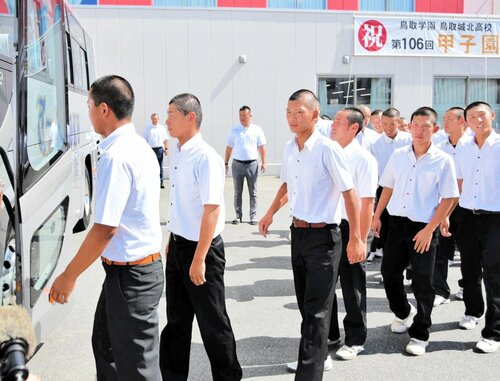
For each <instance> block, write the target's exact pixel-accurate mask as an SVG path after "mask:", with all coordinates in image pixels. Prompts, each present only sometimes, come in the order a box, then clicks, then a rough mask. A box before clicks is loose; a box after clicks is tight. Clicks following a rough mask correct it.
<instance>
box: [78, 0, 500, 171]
mask: <svg viewBox="0 0 500 381" xmlns="http://www.w3.org/2000/svg"><path fill="white" fill-rule="evenodd" d="M75 12H76V14H77V16H78V18H79V20H80V22H81V23H82V24H83V26H84V27H85V28H86V29H87V31H88V32H89V33H90V35H91V36H92V38H93V40H94V44H95V49H96V55H97V74H98V75H99V76H100V75H104V74H110V73H116V74H120V75H123V76H125V77H126V78H128V79H129V80H130V81H131V83H132V85H133V87H134V89H135V91H136V98H137V103H136V111H135V113H134V121H135V123H136V125H137V127H138V129H139V130H142V128H143V126H144V124H145V123H146V122H147V121H148V120H149V115H150V114H151V113H153V112H158V113H159V114H160V117H161V118H162V120H164V118H165V117H166V109H167V102H168V100H169V99H171V98H172V97H173V96H174V95H176V94H178V93H181V92H192V93H194V94H196V95H197V96H198V97H199V98H200V101H201V103H202V107H203V111H204V121H203V125H202V132H203V135H204V137H205V139H206V140H207V141H209V142H210V143H211V144H212V145H213V146H214V147H215V148H216V149H217V151H218V152H219V153H221V155H222V154H223V152H224V148H225V145H226V138H227V134H228V131H229V129H230V128H231V126H233V125H235V124H237V123H238V109H239V107H240V106H242V105H244V104H246V105H249V106H250V107H251V108H252V109H253V115H254V122H255V123H256V124H259V125H261V126H262V127H263V128H264V131H265V133H266V135H267V138H268V155H269V162H270V163H271V164H272V163H274V164H275V168H274V173H277V172H276V171H277V168H278V164H279V163H280V162H281V161H282V154H283V146H284V144H285V142H286V141H287V140H289V139H290V138H291V134H290V132H289V130H288V127H287V123H286V119H285V108H286V105H287V100H288V97H289V96H290V94H291V93H292V92H293V91H295V90H297V89H299V88H309V89H311V90H313V91H316V90H317V87H318V77H319V76H323V75H330V76H336V77H341V76H345V77H349V76H350V74H352V75H358V76H390V77H391V78H392V91H393V92H392V94H393V96H392V105H393V106H394V107H396V108H398V109H400V110H401V112H402V114H403V115H405V116H409V115H410V114H411V112H412V111H413V110H414V109H415V108H417V107H419V106H422V105H429V106H431V105H432V101H433V80H434V77H435V76H450V75H456V76H478V77H484V76H485V74H486V75H487V76H488V77H489V78H492V77H497V78H498V77H500V65H498V61H497V59H491V58H490V59H489V60H488V61H487V62H486V61H485V60H484V59H480V58H455V59H452V58H421V57H398V58H395V57H366V56H353V55H352V54H353V44H354V42H353V38H354V37H353V14H352V12H296V11H284V10H280V11H272V10H249V9H236V10H235V9H220V8H219V9H210V10H197V9H152V8H136V7H133V8H115V7H99V8H90V7H81V8H77V9H75ZM243 55H244V56H246V58H247V63H240V62H239V57H240V56H243ZM343 56H349V57H350V64H343V63H342V57H343ZM271 167H272V165H271ZM271 172H273V168H271Z"/></svg>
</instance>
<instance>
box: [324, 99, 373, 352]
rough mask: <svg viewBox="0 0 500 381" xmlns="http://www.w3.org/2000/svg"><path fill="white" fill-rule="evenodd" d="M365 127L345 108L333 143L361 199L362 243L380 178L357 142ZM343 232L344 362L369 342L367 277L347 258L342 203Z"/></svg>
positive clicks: (334, 332) (333, 327) (334, 335)
mask: <svg viewBox="0 0 500 381" xmlns="http://www.w3.org/2000/svg"><path fill="white" fill-rule="evenodd" d="M362 126H363V114H362V113H361V111H360V110H359V109H357V108H345V109H343V110H341V111H339V112H337V114H336V115H335V118H334V120H333V125H332V139H333V140H335V141H336V142H338V143H339V144H340V146H341V147H342V148H343V151H344V154H345V156H346V159H347V166H348V168H349V172H350V173H351V175H352V178H353V181H354V188H355V189H356V191H357V194H358V197H359V200H358V202H359V206H360V231H361V239H362V241H363V242H366V240H367V238H368V233H369V231H370V226H371V221H372V216H373V205H374V201H375V193H376V191H377V181H378V176H377V161H376V160H375V158H374V157H373V156H372V155H371V154H370V153H369V152H368V151H367V150H366V149H365V148H363V147H361V145H360V144H359V143H358V141H357V140H356V136H357V135H359V134H361V133H362V131H361V130H362ZM341 202H342V200H341ZM340 231H341V233H342V257H341V259H340V267H339V277H340V284H341V286H342V296H343V299H344V305H345V311H346V316H345V318H344V331H345V340H344V342H345V345H344V346H343V347H342V348H340V349H339V350H338V351H337V352H336V356H337V357H338V358H340V359H342V360H351V359H354V358H355V357H356V356H357V355H358V354H359V353H360V352H362V351H363V350H364V344H365V341H366V334H367V325H366V273H365V268H364V264H363V260H364V258H363V259H362V260H361V261H360V262H358V261H351V260H350V258H349V256H348V255H347V250H346V249H347V241H348V239H349V220H348V216H347V213H346V211H345V207H344V204H343V202H342V221H341V223H340ZM339 337H340V332H339V327H338V317H337V298H336V297H335V298H334V303H333V309H332V317H331V322H330V332H329V339H330V340H331V341H335V340H336V339H338V338H339Z"/></svg>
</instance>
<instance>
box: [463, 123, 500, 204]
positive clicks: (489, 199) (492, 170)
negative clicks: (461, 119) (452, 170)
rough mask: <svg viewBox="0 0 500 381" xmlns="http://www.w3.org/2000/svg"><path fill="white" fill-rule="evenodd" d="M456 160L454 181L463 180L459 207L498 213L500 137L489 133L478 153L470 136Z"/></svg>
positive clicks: (475, 144)
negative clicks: (456, 179) (455, 179)
mask: <svg viewBox="0 0 500 381" xmlns="http://www.w3.org/2000/svg"><path fill="white" fill-rule="evenodd" d="M455 157H456V165H457V178H459V179H462V180H463V183H462V194H461V195H460V202H459V203H460V206H461V207H462V208H466V209H482V210H488V211H490V212H500V135H498V134H497V133H496V132H495V131H492V132H491V134H490V136H488V138H487V139H486V141H485V142H484V145H483V147H482V148H481V149H479V146H478V145H477V143H476V141H475V138H474V136H471V137H469V138H468V139H466V140H464V141H463V144H461V145H460V146H458V147H457V154H456V156H455Z"/></svg>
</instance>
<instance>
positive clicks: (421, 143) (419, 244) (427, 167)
mask: <svg viewBox="0 0 500 381" xmlns="http://www.w3.org/2000/svg"><path fill="white" fill-rule="evenodd" d="M436 120H437V113H436V111H434V110H433V109H432V108H430V107H420V108H419V109H417V110H416V111H415V112H414V113H413V114H412V116H411V119H410V121H411V122H410V130H411V135H412V139H413V143H412V144H411V145H409V146H406V147H402V148H399V149H397V150H396V151H394V153H393V154H392V155H391V157H390V159H389V161H388V162H387V165H386V167H385V170H384V173H383V174H382V177H381V178H380V181H379V184H380V185H381V186H382V187H383V191H382V194H381V196H380V200H379V202H378V205H377V209H376V211H375V214H374V216H373V223H372V228H373V231H374V234H375V235H376V236H377V235H379V232H380V228H381V224H382V223H381V221H380V215H381V214H382V211H383V210H384V209H385V208H386V207H387V211H388V213H389V219H388V225H389V227H388V232H387V240H386V242H385V244H384V257H383V259H382V266H381V273H382V276H383V278H384V288H385V293H386V295H387V299H388V300H389V306H390V308H391V311H392V312H394V314H395V315H396V317H395V319H394V321H393V322H392V324H391V331H392V332H394V333H404V332H406V331H407V330H408V333H409V335H410V342H409V343H408V345H407V346H406V352H407V353H409V354H412V355H417V356H418V355H422V354H424V353H425V350H426V347H427V345H428V343H429V341H428V340H429V328H430V326H431V324H432V322H431V312H432V307H433V303H434V297H435V293H434V287H433V284H432V278H433V277H432V275H433V274H432V273H433V271H434V260H435V257H436V247H437V234H438V229H436V228H437V227H438V226H439V224H440V222H441V221H442V220H443V219H444V218H445V217H446V215H447V213H448V211H449V209H450V208H451V206H452V203H453V202H454V201H456V199H457V197H458V186H457V181H456V179H455V176H456V174H455V168H454V165H453V159H452V158H451V157H450V156H449V155H447V154H445V153H444V152H443V151H441V150H440V149H438V148H436V147H435V146H434V145H433V144H432V141H431V137H432V134H433V133H434V132H435V131H437V129H438V126H437V125H436ZM408 264H411V267H412V289H413V293H414V295H415V299H416V301H417V308H416V309H415V307H414V306H412V305H411V304H410V303H409V302H408V299H407V296H406V292H405V289H404V284H403V271H404V269H405V268H406V267H407V266H408ZM412 319H413V323H412ZM408 328H409V329H408Z"/></svg>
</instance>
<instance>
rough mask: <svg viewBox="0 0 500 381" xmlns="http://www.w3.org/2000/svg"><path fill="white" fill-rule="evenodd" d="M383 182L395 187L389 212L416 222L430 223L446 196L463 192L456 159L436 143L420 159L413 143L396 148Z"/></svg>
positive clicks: (381, 180) (383, 175)
mask: <svg viewBox="0 0 500 381" xmlns="http://www.w3.org/2000/svg"><path fill="white" fill-rule="evenodd" d="M379 184H380V185H381V186H383V187H387V188H391V189H392V190H393V192H392V196H391V199H390V200H389V204H388V205H387V211H388V212H389V214H390V215H391V216H399V217H408V218H409V219H410V220H412V221H414V222H423V223H428V222H429V221H430V220H431V219H432V217H433V216H434V213H435V211H436V209H437V207H438V205H439V203H440V202H441V199H442V198H452V197H458V195H459V193H458V185H457V180H456V172H455V166H454V165H453V159H452V158H451V156H450V155H448V154H446V153H444V152H443V151H441V150H440V149H438V148H436V146H435V145H434V144H431V146H430V147H429V150H428V151H427V153H426V154H425V155H423V156H422V157H420V159H418V160H417V159H416V157H415V153H414V152H413V146H412V145H409V146H406V147H402V148H399V149H397V150H396V151H394V153H393V154H392V155H391V157H390V158H389V161H388V162H387V166H386V167H385V170H384V173H383V174H382V177H381V178H380V182H379Z"/></svg>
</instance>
